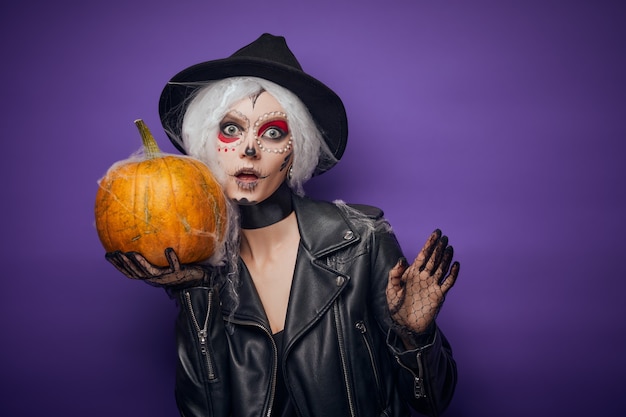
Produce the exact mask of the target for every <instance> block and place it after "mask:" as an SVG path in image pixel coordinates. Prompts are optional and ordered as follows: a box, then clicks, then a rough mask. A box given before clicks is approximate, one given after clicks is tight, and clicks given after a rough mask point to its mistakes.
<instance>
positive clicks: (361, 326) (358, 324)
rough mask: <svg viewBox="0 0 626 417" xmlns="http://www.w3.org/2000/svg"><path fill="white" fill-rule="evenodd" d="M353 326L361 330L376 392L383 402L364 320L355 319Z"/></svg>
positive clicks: (378, 376)
mask: <svg viewBox="0 0 626 417" xmlns="http://www.w3.org/2000/svg"><path fill="white" fill-rule="evenodd" d="M355 326H356V328H357V329H358V330H359V331H360V332H361V336H362V337H363V343H365V347H366V348H367V353H368V355H369V358H370V365H371V367H372V372H374V378H375V379H376V387H377V388H378V392H379V393H380V401H381V404H384V399H383V391H382V388H381V384H380V375H379V374H378V369H377V368H376V361H375V360H374V351H373V350H372V346H371V345H370V342H369V340H368V339H367V327H366V326H365V322H364V321H362V320H360V321H357V322H356V325H355Z"/></svg>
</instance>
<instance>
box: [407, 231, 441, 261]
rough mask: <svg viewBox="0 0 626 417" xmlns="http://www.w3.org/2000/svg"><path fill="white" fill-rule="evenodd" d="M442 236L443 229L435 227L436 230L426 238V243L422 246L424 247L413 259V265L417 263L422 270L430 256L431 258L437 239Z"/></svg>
mask: <svg viewBox="0 0 626 417" xmlns="http://www.w3.org/2000/svg"><path fill="white" fill-rule="evenodd" d="M440 237H441V230H439V229H435V231H434V232H432V233H431V234H430V236H428V239H426V243H424V246H422V249H421V250H420V251H419V253H418V254H417V257H416V258H415V260H414V261H413V265H415V266H416V267H417V268H419V269H420V270H422V269H424V267H425V265H426V261H427V260H428V258H430V255H431V254H432V252H433V250H434V248H435V245H436V244H437V241H439V238H440Z"/></svg>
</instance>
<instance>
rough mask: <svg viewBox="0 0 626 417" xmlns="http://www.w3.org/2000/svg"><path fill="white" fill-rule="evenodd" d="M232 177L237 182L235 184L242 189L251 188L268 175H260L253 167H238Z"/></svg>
mask: <svg viewBox="0 0 626 417" xmlns="http://www.w3.org/2000/svg"><path fill="white" fill-rule="evenodd" d="M232 177H233V178H234V179H235V182H237V185H238V186H239V187H241V188H243V189H247V190H249V189H253V188H254V187H256V185H257V183H258V182H259V180H262V179H265V178H267V177H268V175H262V174H261V173H260V172H259V171H257V170H255V169H246V168H244V169H240V170H237V171H236V172H235V173H234V174H232Z"/></svg>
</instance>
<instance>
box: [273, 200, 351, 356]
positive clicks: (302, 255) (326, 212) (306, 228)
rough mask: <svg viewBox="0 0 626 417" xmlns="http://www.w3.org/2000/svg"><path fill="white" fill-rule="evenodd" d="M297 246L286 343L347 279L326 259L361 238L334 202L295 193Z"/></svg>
mask: <svg viewBox="0 0 626 417" xmlns="http://www.w3.org/2000/svg"><path fill="white" fill-rule="evenodd" d="M294 209H295V210H296V215H297V218H298V227H299V229H300V248H299V251H298V260H297V263H296V269H295V272H294V281H293V283H292V286H291V294H290V297H289V309H288V311H287V320H286V323H285V341H286V347H287V349H288V348H289V345H290V344H291V343H292V342H293V341H294V340H295V339H297V338H298V337H299V336H300V335H302V334H303V333H305V332H306V330H307V329H308V328H309V327H311V326H312V325H313V324H315V322H316V321H317V320H318V319H319V318H320V317H321V316H322V315H323V314H324V313H325V312H326V311H327V310H328V309H329V308H330V307H331V306H332V304H333V302H334V301H335V299H336V298H337V296H338V295H339V294H340V293H341V292H342V291H343V289H344V288H345V287H346V286H347V285H348V283H349V281H350V276H348V275H346V274H343V273H341V272H339V271H338V270H337V269H336V268H334V266H333V265H332V263H331V264H329V263H328V262H327V261H326V260H327V259H328V257H331V256H332V253H333V252H335V251H338V250H340V249H342V248H344V247H346V246H350V245H353V244H355V243H357V242H358V241H359V240H360V236H359V235H358V234H357V233H356V231H355V230H353V228H352V227H351V225H350V224H349V223H348V222H347V221H346V220H345V219H344V217H343V216H342V215H341V213H340V211H339V209H338V208H337V207H336V206H335V205H334V204H329V203H325V202H316V201H313V200H309V199H307V198H300V197H294Z"/></svg>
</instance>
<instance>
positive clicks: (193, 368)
mask: <svg viewBox="0 0 626 417" xmlns="http://www.w3.org/2000/svg"><path fill="white" fill-rule="evenodd" d="M173 296H174V297H175V298H176V300H177V303H178V306H179V313H178V317H177V320H176V343H177V351H178V363H177V368H176V404H177V406H178V410H179V412H180V415H181V416H182V417H226V416H228V415H230V391H229V385H230V379H229V375H230V373H229V372H230V370H229V360H228V341H227V337H226V333H225V332H226V329H225V326H224V321H223V318H222V313H221V309H220V301H219V292H218V291H217V290H216V289H215V288H211V287H206V286H199V287H191V288H184V289H181V290H176V291H175V292H174V293H173Z"/></svg>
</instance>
